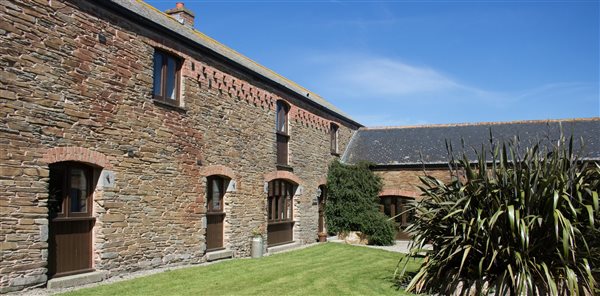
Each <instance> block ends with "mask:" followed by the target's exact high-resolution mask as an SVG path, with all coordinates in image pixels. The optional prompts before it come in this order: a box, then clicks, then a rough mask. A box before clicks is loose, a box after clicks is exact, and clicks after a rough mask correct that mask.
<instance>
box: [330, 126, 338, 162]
mask: <svg viewBox="0 0 600 296" xmlns="http://www.w3.org/2000/svg"><path fill="white" fill-rule="evenodd" d="M338 129H339V127H338V126H337V124H335V123H332V124H331V125H330V126H329V134H330V137H331V154H335V155H337V154H339V149H338V134H339V131H338Z"/></svg>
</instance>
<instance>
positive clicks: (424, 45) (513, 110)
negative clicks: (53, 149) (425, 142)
mask: <svg viewBox="0 0 600 296" xmlns="http://www.w3.org/2000/svg"><path fill="white" fill-rule="evenodd" d="M147 2H148V3H149V4H151V5H153V6H155V7H157V8H159V9H161V10H166V9H168V8H172V7H174V6H175V1H147ZM183 2H184V3H185V6H186V7H187V8H189V9H191V10H192V11H194V12H195V13H196V28H197V29H198V30H200V31H202V32H204V33H205V34H207V35H209V36H211V37H213V38H214V39H216V40H218V41H220V42H222V43H223V44H225V45H227V46H229V47H231V48H233V49H235V50H236V51H238V52H240V53H242V54H244V55H246V56H248V57H249V58H251V59H253V60H255V61H257V62H259V63H261V64H262V65H264V66H266V67H268V68H270V69H272V70H274V71H276V72H278V73H280V74H282V75H283V76H285V77H287V78H289V79H291V80H293V81H295V82H297V83H299V84H300V85H302V86H304V87H306V88H308V89H310V90H311V91H313V92H315V93H317V94H319V95H321V96H323V97H324V98H325V99H327V100H328V101H330V102H332V103H333V104H335V105H336V106H337V107H339V108H340V109H341V110H343V111H344V112H346V113H347V114H349V115H350V116H351V117H352V118H354V119H355V120H357V121H359V122H360V123H362V124H364V125H366V126H381V125H393V126H397V125H414V124H435V123H459V122H482V121H512V120H530V119H548V118H552V119H558V118H575V117H596V116H600V82H599V81H600V69H599V68H600V58H599V56H600V48H599V46H600V16H599V14H600V1H598V0H593V1H577V0H573V1H512V0H506V1H469V0H464V1H444V0H438V1H435V0H429V1H428V0H424V1H401V0H399V1H316V0H315V1H299V0H298V1H227V0H224V1H208V0H203V1H191V0H188V1H183Z"/></svg>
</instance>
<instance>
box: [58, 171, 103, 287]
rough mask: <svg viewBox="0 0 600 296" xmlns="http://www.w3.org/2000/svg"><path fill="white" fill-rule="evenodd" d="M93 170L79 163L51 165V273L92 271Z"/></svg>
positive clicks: (68, 273)
mask: <svg viewBox="0 0 600 296" xmlns="http://www.w3.org/2000/svg"><path fill="white" fill-rule="evenodd" d="M92 181H93V169H92V168H91V167H89V166H86V165H83V164H78V163H71V162H65V163H58V164H54V165H51V166H50V186H49V191H50V192H49V198H48V210H49V216H48V217H49V236H48V275H49V276H50V277H60V276H67V275H72V274H77V273H83V272H89V271H92V270H93V269H92V229H93V227H94V223H95V219H94V218H93V217H92V190H93V184H92Z"/></svg>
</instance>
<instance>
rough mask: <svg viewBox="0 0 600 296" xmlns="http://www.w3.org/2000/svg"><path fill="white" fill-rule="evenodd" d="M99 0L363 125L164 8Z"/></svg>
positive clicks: (141, 3) (127, 1) (130, 2)
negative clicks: (186, 23)
mask: <svg viewBox="0 0 600 296" xmlns="http://www.w3.org/2000/svg"><path fill="white" fill-rule="evenodd" d="M99 3H102V4H105V5H107V4H108V6H111V7H113V8H120V9H124V10H125V11H126V12H128V13H133V14H135V15H137V16H138V17H140V18H143V19H145V20H146V21H147V22H151V23H153V24H155V25H157V26H159V27H161V28H162V29H165V30H168V31H171V32H173V33H175V34H177V35H179V36H181V37H183V38H185V39H187V40H189V41H191V42H192V43H195V44H196V45H199V46H201V47H202V48H205V49H208V50H210V51H212V52H213V53H215V54H217V55H219V56H221V57H222V58H225V59H226V60H228V61H230V62H233V63H235V64H237V65H238V66H241V67H242V68H245V69H247V70H249V71H251V72H253V73H255V74H258V75H260V76H262V77H264V78H265V79H267V80H269V81H271V82H273V83H275V84H277V85H279V86H281V87H283V88H285V89H287V90H289V91H292V92H293V93H295V94H297V95H299V96H300V97H301V98H303V99H304V100H306V101H307V102H309V103H312V104H315V105H317V106H320V107H322V108H323V109H325V110H326V111H328V112H330V113H332V114H333V115H336V116H339V117H342V118H343V119H344V120H346V121H348V122H349V123H351V124H354V125H356V126H358V127H362V126H363V125H362V124H360V123H358V122H357V121H355V120H354V119H352V118H351V117H350V116H349V115H347V114H345V113H344V112H342V111H341V110H339V109H338V108H336V107H335V106H334V105H333V104H331V103H329V102H327V101H326V100H325V99H323V98H322V97H321V96H319V95H318V94H316V93H313V92H311V91H309V90H307V89H306V88H304V87H302V86H300V85H298V84H297V83H295V82H293V81H291V80H289V79H287V78H285V77H283V76H281V75H279V74H277V73H276V72H274V71H273V70H271V69H269V68H266V67H265V66H262V65H260V64H259V63H257V62H255V61H253V60H252V59H250V58H248V57H246V56H244V55H242V54H240V53H238V52H237V51H235V50H233V49H231V48H229V47H227V46H225V45H224V44H222V43H220V42H218V41H216V40H214V39H212V38H210V37H209V36H207V35H206V34H204V33H201V32H199V31H197V30H195V29H193V28H187V27H185V26H182V25H181V24H180V23H179V22H177V21H176V20H175V19H174V18H172V17H171V16H169V15H167V14H165V13H164V12H162V11H160V10H158V9H156V8H155V7H153V6H152V5H149V4H148V3H145V2H144V1H142V0H136V1H130V0H104V1H99Z"/></svg>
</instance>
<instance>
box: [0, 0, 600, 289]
mask: <svg viewBox="0 0 600 296" xmlns="http://www.w3.org/2000/svg"><path fill="white" fill-rule="evenodd" d="M0 17H1V18H0V67H2V72H0V100H1V102H2V108H1V109H0V160H1V161H0V170H1V174H0V212H1V215H0V293H3V292H10V291H18V290H21V289H25V288H28V287H33V286H40V285H46V284H47V285H48V286H55V287H56V286H61V285H68V284H69V283H70V282H69V280H70V279H72V278H73V277H75V278H76V279H77V281H78V282H80V283H81V282H83V281H86V280H87V281H92V280H101V279H102V278H104V277H106V276H111V275H116V274H122V273H126V272H130V271H134V270H140V269H149V268H154V267H159V266H169V265H178V264H195V263H201V262H205V261H208V260H214V259H220V258H223V257H246V256H249V254H250V248H251V239H252V237H253V235H254V233H259V234H260V235H261V236H262V237H263V239H264V240H265V242H266V246H265V248H266V249H267V250H266V251H270V252H274V251H276V250H277V249H278V248H285V247H290V246H295V245H299V244H305V243H310V242H314V241H315V240H316V239H317V233H318V232H322V231H324V230H325V229H324V226H323V218H322V211H320V209H322V201H323V199H324V196H323V192H324V191H325V190H323V189H324V186H325V180H326V178H325V177H326V174H327V166H328V164H329V163H330V162H331V161H332V160H333V159H335V158H337V157H339V154H340V153H342V152H344V151H345V152H344V155H343V157H342V161H345V162H347V163H354V162H356V161H359V160H368V161H371V162H373V163H374V164H375V166H374V170H375V172H376V173H377V174H378V175H380V176H381V177H382V178H383V180H384V184H385V185H384V189H383V191H382V192H381V197H382V198H381V203H382V209H383V210H384V211H385V212H386V213H387V214H389V215H393V214H394V213H397V212H399V211H400V210H401V209H402V206H403V203H404V201H405V200H407V199H417V198H418V197H419V195H420V192H419V190H418V188H417V187H416V185H417V184H418V177H419V176H420V175H422V174H424V172H427V173H429V174H433V175H435V176H438V177H440V178H447V173H446V170H445V168H446V166H445V163H446V161H447V159H446V152H445V149H444V147H445V145H444V141H445V139H450V140H452V141H453V142H454V143H458V142H460V139H465V142H466V143H467V145H466V146H467V147H470V146H479V145H481V143H482V142H485V141H487V135H488V130H489V128H491V129H492V130H493V131H494V134H495V136H496V137H512V136H514V135H516V134H519V135H520V136H521V137H522V138H523V137H528V138H530V139H535V138H536V137H542V136H546V137H547V138H548V139H554V138H553V137H555V136H556V135H557V133H556V131H557V124H558V122H516V123H494V124H477V125H451V126H426V127H404V128H362V126H361V124H360V123H358V122H356V121H354V120H353V119H352V118H350V117H349V116H348V115H346V114H344V113H343V112H342V111H340V110H339V109H337V108H336V107H335V106H333V105H331V104H330V103H328V102H327V101H325V100H324V99H323V98H321V97H319V96H318V95H316V94H314V93H312V92H310V91H309V90H306V89H304V88H302V87H301V86H299V85H296V84H294V83H293V82H291V81H289V80H287V79H285V78H283V77H281V76H279V75H277V74H276V73H274V72H272V71H271V70H269V69H266V68H264V67H262V66H261V65H258V64H257V63H255V62H253V61H252V60H250V59H248V58H246V57H244V56H243V55H241V54H239V53H237V52H235V51H234V50H232V49H230V48H227V47H226V46H224V45H223V44H220V43H218V42H217V41H215V40H213V39H211V38H209V37H207V36H206V35H204V34H202V33H200V32H198V31H196V30H195V29H194V13H193V12H192V11H190V10H188V9H187V8H185V6H184V5H183V4H177V6H176V7H175V8H173V9H170V10H168V11H166V12H165V13H163V12H160V11H158V10H156V9H154V8H153V7H151V6H148V5H146V4H145V3H144V2H142V1H129V0H100V1H93V0H7V1H2V2H0ZM562 126H563V129H564V130H565V131H566V132H569V131H570V132H572V134H574V135H575V136H577V137H579V136H581V137H583V138H585V142H586V147H588V148H590V147H591V148H590V149H588V150H587V151H588V152H589V155H588V158H589V159H595V160H598V159H600V152H599V151H600V148H599V146H600V139H598V137H599V136H598V135H600V120H599V119H598V118H594V119H581V120H573V121H564V122H562ZM398 222H399V224H400V226H401V227H402V226H403V225H406V223H408V222H410V217H409V216H402V217H400V220H399V221H398ZM399 238H406V236H405V235H403V234H402V232H400V236H399Z"/></svg>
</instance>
